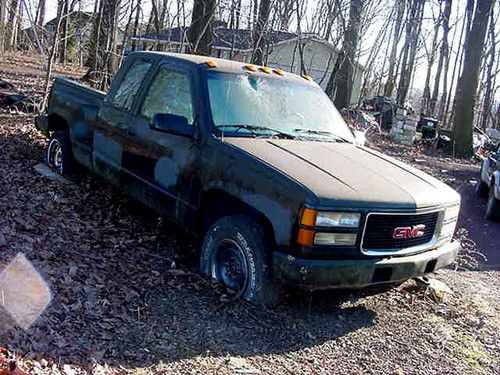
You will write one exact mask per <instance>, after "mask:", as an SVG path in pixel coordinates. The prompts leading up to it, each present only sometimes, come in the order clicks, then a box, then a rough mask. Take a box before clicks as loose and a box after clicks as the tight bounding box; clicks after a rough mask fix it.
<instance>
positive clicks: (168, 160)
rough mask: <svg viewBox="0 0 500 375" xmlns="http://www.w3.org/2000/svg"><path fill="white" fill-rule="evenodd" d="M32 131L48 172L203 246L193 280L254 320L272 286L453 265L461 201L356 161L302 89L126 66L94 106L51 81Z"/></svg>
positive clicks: (325, 110) (172, 65)
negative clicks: (116, 197) (78, 179)
mask: <svg viewBox="0 0 500 375" xmlns="http://www.w3.org/2000/svg"><path fill="white" fill-rule="evenodd" d="M36 126H37V128H38V129H39V130H40V131H42V132H43V133H44V134H46V135H47V136H48V137H50V142H49V145H48V148H47V155H46V158H47V162H48V163H49V165H51V166H52V167H54V168H55V169H56V170H57V171H58V172H60V173H62V174H69V173H71V171H72V168H73V167H74V165H75V163H79V164H82V165H84V166H86V167H87V168H89V169H90V170H92V171H94V172H96V173H97V174H99V175H101V176H103V177H104V178H105V179H107V180H108V181H110V182H111V183H113V184H115V185H117V186H119V187H120V188H121V189H123V190H124V191H126V192H127V193H129V194H130V195H131V196H133V197H134V198H136V199H138V200H140V201H141V202H143V203H145V204H146V205H148V206H149V207H151V208H152V209H154V210H156V211H157V212H158V213H160V214H161V215H164V216H166V217H167V218H169V219H170V220H171V221H172V222H173V223H176V224H178V225H179V226H180V227H182V228H184V229H185V230H187V231H188V232H189V233H192V234H196V235H197V236H201V238H203V239H204V240H203V245H202V248H201V255H200V267H201V271H202V273H204V274H207V275H209V276H211V277H214V278H217V279H219V280H221V281H222V282H223V283H225V284H226V285H227V286H229V287H230V288H234V289H236V290H238V291H240V293H241V295H242V296H243V297H244V298H246V299H247V300H249V301H251V302H253V303H255V304H259V305H264V306H272V305H275V304H276V303H278V302H279V300H280V296H281V294H280V293H281V286H282V285H283V284H285V283H286V284H292V285H299V286H303V287H306V288H311V289H315V288H358V287H364V286H368V285H372V284H382V283H387V284H390V283H395V282H398V281H401V280H405V279H408V278H412V277H415V276H418V275H422V274H425V273H429V272H433V271H434V270H436V269H438V268H441V267H443V266H446V265H448V264H449V263H451V262H452V261H453V260H454V258H455V256H456V254H457V252H458V249H459V245H458V243H457V242H456V241H454V240H453V239H452V236H453V233H454V230H455V224H456V221H457V216H458V212H459V208H460V198H459V195H458V194H457V193H456V192H455V191H454V190H453V189H451V188H450V187H448V186H447V185H445V184H443V183H441V182H440V181H438V180H436V179H435V178H433V177H431V176H428V175H426V174H425V173H423V172H421V171H419V170H416V169H414V168H411V167H409V166H407V165H405V164H403V163H400V162H399V161H396V160H394V159H391V158H390V157H388V156H386V155H384V154H381V153H378V152H376V151H373V150H371V149H369V148H366V147H364V146H361V145H359V144H358V143H357V142H356V137H355V135H354V134H353V133H352V132H351V130H350V129H349V128H348V127H347V125H346V124H345V122H344V121H343V119H342V117H341V116H340V115H339V113H338V111H337V110H336V109H335V107H334V106H333V104H332V103H331V101H330V100H329V99H328V97H327V96H326V95H325V94H324V93H323V91H322V90H321V89H320V87H319V86H318V85H317V84H315V83H314V82H313V81H312V80H311V78H310V77H308V76H297V75H294V74H290V73H286V72H284V71H282V70H280V69H271V68H268V67H259V66H253V65H248V64H244V63H239V62H234V61H225V60H219V59H210V58H207V57H201V56H192V55H180V54H166V53H153V52H137V53H133V54H131V55H130V56H129V57H127V58H126V60H125V61H124V63H123V65H122V67H121V69H120V71H119V72H118V74H117V76H116V78H115V79H114V81H113V83H112V86H111V88H110V90H109V93H108V94H107V95H105V94H104V93H102V92H99V91H95V90H92V89H89V88H87V87H85V86H82V85H80V84H78V83H76V82H72V81H69V80H66V79H56V81H55V84H54V86H53V88H52V92H51V95H50V99H49V105H48V111H47V114H46V115H45V116H40V117H38V118H37V120H36Z"/></svg>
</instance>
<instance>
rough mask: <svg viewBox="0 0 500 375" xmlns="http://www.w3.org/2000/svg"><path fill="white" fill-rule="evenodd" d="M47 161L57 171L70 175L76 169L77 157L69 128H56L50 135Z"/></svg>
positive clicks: (46, 152) (46, 154)
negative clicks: (75, 156) (72, 146)
mask: <svg viewBox="0 0 500 375" xmlns="http://www.w3.org/2000/svg"><path fill="white" fill-rule="evenodd" d="M45 162H46V163H47V165H48V166H49V167H51V168H52V169H54V170H55V171H56V172H57V173H59V174H61V175H63V176H68V175H70V174H72V173H73V172H74V171H75V158H74V157H73V151H72V149H71V140H70V137H69V133H68V131H67V130H56V131H55V132H53V133H52V134H51V136H50V140H49V144H48V146H47V150H46V151H45Z"/></svg>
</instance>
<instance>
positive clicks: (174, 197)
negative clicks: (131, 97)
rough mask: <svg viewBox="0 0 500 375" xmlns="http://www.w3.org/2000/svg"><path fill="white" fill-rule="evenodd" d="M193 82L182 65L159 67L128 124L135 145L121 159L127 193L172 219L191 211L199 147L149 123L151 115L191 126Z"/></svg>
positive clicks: (183, 137) (192, 118)
mask: <svg viewBox="0 0 500 375" xmlns="http://www.w3.org/2000/svg"><path fill="white" fill-rule="evenodd" d="M192 80H193V76H192V73H190V72H189V70H187V69H183V68H182V66H177V65H175V64H168V65H166V64H165V65H160V66H159V67H158V69H157V71H156V73H155V74H154V75H153V79H152V80H151V81H150V83H148V86H149V88H148V89H147V90H145V92H144V100H143V101H142V103H140V105H139V106H138V111H137V115H136V117H135V119H134V121H133V122H130V123H129V126H132V129H131V133H133V146H131V147H128V148H127V150H126V152H125V153H124V155H123V158H122V167H123V169H124V172H125V174H126V175H127V177H126V178H127V182H126V189H127V190H128V191H129V193H131V194H132V195H134V196H136V197H137V198H138V199H140V200H142V201H143V202H144V203H146V204H147V205H149V206H151V207H153V208H156V209H157V211H160V212H161V213H162V214H164V215H166V216H168V217H170V218H171V219H172V220H177V218H178V216H179V211H180V210H189V209H194V207H192V206H191V205H190V203H189V192H190V184H191V176H192V174H193V173H194V168H193V167H192V166H193V165H194V164H195V160H196V158H197V147H196V144H195V142H194V139H193V137H192V136H187V135H179V134H172V133H166V132H161V131H158V130H154V129H152V128H151V127H150V125H151V123H152V120H153V117H154V115H155V114H170V115H178V116H183V117H185V118H186V119H187V124H186V127H194V126H195V118H196V116H195V106H194V103H195V101H194V91H193V90H194V85H193V81H192ZM186 130H187V131H186V132H185V133H186V134H187V133H191V134H192V133H194V131H189V130H190V129H186ZM191 130H192V129H191ZM124 177H125V176H124Z"/></svg>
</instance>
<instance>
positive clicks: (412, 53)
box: [396, 0, 425, 106]
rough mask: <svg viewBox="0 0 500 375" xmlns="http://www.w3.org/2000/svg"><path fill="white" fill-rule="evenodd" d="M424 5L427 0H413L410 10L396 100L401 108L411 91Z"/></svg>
mask: <svg viewBox="0 0 500 375" xmlns="http://www.w3.org/2000/svg"><path fill="white" fill-rule="evenodd" d="M424 3H425V0H413V3H412V4H411V8H410V10H409V17H408V21H407V24H406V42H405V46H404V49H403V58H402V61H401V72H400V78H399V86H398V92H397V98H396V99H397V103H398V104H399V105H400V106H404V104H405V102H406V97H407V95H408V91H409V89H410V81H411V77H412V72H413V68H414V65H415V57H416V54H417V46H418V38H419V36H420V30H421V27H422V16H423V10H424Z"/></svg>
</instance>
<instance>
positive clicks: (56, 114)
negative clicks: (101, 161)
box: [35, 78, 106, 168]
mask: <svg viewBox="0 0 500 375" xmlns="http://www.w3.org/2000/svg"><path fill="white" fill-rule="evenodd" d="M105 95H106V94H105V93H104V92H102V91H99V90H95V89H92V88H90V87H88V86H85V85H82V84H80V83H78V82H75V81H71V80H69V79H66V78H56V79H55V82H54V85H53V86H52V90H51V95H50V97H49V103H48V112H47V116H40V117H37V119H36V122H35V126H36V128H37V129H38V130H40V131H41V132H42V133H44V134H45V135H46V136H49V133H50V132H52V131H55V130H61V129H68V130H69V133H70V137H71V141H72V149H73V154H74V157H75V159H76V160H77V161H78V162H79V163H81V164H83V165H85V166H86V167H88V168H92V162H91V160H92V141H93V126H94V124H95V122H96V120H97V116H98V113H99V108H100V106H101V104H102V102H103V101H104V98H105Z"/></svg>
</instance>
